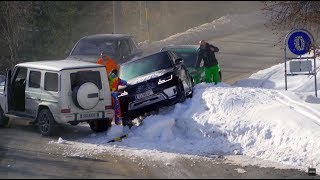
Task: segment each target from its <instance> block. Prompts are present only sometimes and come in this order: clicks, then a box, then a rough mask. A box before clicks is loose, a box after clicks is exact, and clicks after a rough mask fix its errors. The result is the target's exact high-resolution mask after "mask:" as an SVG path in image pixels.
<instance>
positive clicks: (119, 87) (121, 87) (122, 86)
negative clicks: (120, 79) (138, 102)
mask: <svg viewBox="0 0 320 180" xmlns="http://www.w3.org/2000/svg"><path fill="white" fill-rule="evenodd" d="M126 87H127V85H119V86H118V90H123V89H125V88H126Z"/></svg>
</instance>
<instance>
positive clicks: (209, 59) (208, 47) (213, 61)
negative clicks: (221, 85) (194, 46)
mask: <svg viewBox="0 0 320 180" xmlns="http://www.w3.org/2000/svg"><path fill="white" fill-rule="evenodd" d="M199 44H200V48H199V50H198V58H197V62H196V68H198V67H199V66H200V62H201V60H202V59H203V61H204V71H205V82H206V83H211V82H215V84H217V83H218V82H220V77H219V64H218V60H217V58H216V56H215V54H214V53H215V52H219V48H217V47H215V46H213V45H212V44H209V43H207V42H206V41H204V40H201V41H200V42H199Z"/></svg>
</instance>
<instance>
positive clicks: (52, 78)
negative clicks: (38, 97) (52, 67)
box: [44, 73, 58, 92]
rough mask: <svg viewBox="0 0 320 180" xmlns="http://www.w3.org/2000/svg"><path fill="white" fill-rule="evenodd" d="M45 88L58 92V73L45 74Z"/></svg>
mask: <svg viewBox="0 0 320 180" xmlns="http://www.w3.org/2000/svg"><path fill="white" fill-rule="evenodd" d="M44 90H46V91H54V92H58V74H57V73H46V74H45V76H44Z"/></svg>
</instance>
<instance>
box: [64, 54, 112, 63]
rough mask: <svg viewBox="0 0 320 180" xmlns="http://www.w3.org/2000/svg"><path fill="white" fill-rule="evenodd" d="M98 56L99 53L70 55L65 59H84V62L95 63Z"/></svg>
mask: <svg viewBox="0 0 320 180" xmlns="http://www.w3.org/2000/svg"><path fill="white" fill-rule="evenodd" d="M110 57H111V59H116V58H115V57H114V56H111V55H110ZM99 58H100V56H99V55H90V56H85V55H72V56H69V57H67V58H66V59H67V60H77V61H86V62H93V63H96V62H97V60H98V59H99Z"/></svg>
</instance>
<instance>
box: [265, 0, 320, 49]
mask: <svg viewBox="0 0 320 180" xmlns="http://www.w3.org/2000/svg"><path fill="white" fill-rule="evenodd" d="M264 5H265V6H264V8H263V9H264V10H266V13H267V14H266V15H267V16H268V17H269V18H270V22H269V23H268V24H266V26H267V27H269V28H271V29H272V30H274V31H276V32H277V34H279V33H280V39H279V42H278V44H280V43H281V42H282V41H283V39H284V36H285V35H286V33H287V32H288V31H289V30H293V29H296V28H303V29H306V30H308V31H310V32H311V33H312V34H314V35H315V36H314V38H315V43H316V41H317V40H318V35H319V33H320V1H265V4H264ZM314 46H317V47H318V45H316V44H314Z"/></svg>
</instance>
